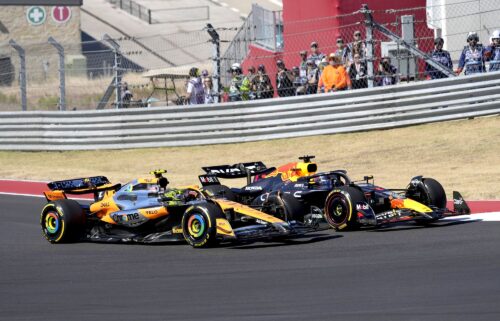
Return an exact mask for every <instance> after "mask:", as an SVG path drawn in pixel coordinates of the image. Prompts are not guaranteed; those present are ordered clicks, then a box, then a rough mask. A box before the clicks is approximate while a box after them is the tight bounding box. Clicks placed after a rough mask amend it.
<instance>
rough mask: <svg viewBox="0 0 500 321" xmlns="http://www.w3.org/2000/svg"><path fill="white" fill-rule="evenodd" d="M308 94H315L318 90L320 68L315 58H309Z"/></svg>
mask: <svg viewBox="0 0 500 321" xmlns="http://www.w3.org/2000/svg"><path fill="white" fill-rule="evenodd" d="M306 77H307V84H306V95H311V94H315V93H316V92H317V90H318V80H319V68H318V66H316V64H315V63H314V61H313V60H311V59H307V74H306Z"/></svg>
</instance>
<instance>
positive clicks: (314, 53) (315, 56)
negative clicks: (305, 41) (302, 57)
mask: <svg viewBox="0 0 500 321" xmlns="http://www.w3.org/2000/svg"><path fill="white" fill-rule="evenodd" d="M325 57H326V55H325V54H323V53H321V52H320V51H319V46H318V43H317V42H316V41H313V42H311V54H310V55H309V57H307V59H311V60H312V61H314V63H315V64H316V66H318V67H319V64H320V63H321V61H322V60H323V59H324V58H325Z"/></svg>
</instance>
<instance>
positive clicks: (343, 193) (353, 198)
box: [324, 186, 366, 230]
mask: <svg viewBox="0 0 500 321" xmlns="http://www.w3.org/2000/svg"><path fill="white" fill-rule="evenodd" d="M365 201H366V199H365V197H364V195H363V192H361V191H360V190H358V189H357V188H355V187H351V186H342V187H339V188H336V189H334V190H332V191H331V192H330V194H328V196H327V197H326V200H325V208H324V212H325V219H326V221H327V222H328V224H329V225H330V226H331V227H332V228H334V229H336V230H344V229H357V228H358V227H359V224H358V220H357V216H356V213H357V210H356V203H358V202H365Z"/></svg>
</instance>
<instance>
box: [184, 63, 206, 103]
mask: <svg viewBox="0 0 500 321" xmlns="http://www.w3.org/2000/svg"><path fill="white" fill-rule="evenodd" d="M186 91H187V96H186V101H187V103H188V104H189V105H197V104H203V103H204V102H205V91H204V90H203V84H202V82H201V78H200V76H199V70H198V68H196V67H193V68H191V69H190V70H189V80H188V82H187V90H186Z"/></svg>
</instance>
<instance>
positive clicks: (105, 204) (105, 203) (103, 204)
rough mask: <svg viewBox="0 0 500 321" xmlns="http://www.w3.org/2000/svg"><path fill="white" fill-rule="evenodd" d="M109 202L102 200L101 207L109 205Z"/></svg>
mask: <svg viewBox="0 0 500 321" xmlns="http://www.w3.org/2000/svg"><path fill="white" fill-rule="evenodd" d="M110 205H111V204H110V203H109V202H102V203H101V208H106V207H110Z"/></svg>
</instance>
